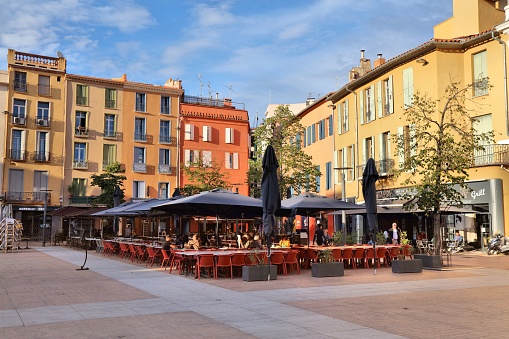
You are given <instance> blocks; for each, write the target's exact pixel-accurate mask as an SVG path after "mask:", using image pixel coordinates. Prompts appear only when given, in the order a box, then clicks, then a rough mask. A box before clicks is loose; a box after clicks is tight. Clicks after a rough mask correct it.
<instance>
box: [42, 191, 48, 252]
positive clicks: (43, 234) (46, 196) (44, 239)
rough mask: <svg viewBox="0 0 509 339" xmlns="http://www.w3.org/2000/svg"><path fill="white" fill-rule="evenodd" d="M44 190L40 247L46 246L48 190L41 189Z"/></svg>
mask: <svg viewBox="0 0 509 339" xmlns="http://www.w3.org/2000/svg"><path fill="white" fill-rule="evenodd" d="M41 191H43V192H44V196H43V197H44V213H43V217H42V247H46V211H47V210H48V192H49V190H41Z"/></svg>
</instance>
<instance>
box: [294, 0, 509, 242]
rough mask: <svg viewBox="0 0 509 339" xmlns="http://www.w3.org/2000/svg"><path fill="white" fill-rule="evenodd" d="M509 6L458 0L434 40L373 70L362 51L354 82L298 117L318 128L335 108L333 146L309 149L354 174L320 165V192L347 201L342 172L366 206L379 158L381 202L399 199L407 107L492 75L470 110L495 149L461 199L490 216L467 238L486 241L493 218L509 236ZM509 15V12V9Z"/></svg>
mask: <svg viewBox="0 0 509 339" xmlns="http://www.w3.org/2000/svg"><path fill="white" fill-rule="evenodd" d="M506 4H507V3H506V1H491V0H453V10H454V13H453V16H452V17H451V18H450V19H448V20H446V21H444V22H442V23H440V24H438V25H437V26H436V27H435V30H434V32H435V33H434V34H435V36H434V38H433V39H431V40H430V41H428V42H425V43H424V44H422V45H420V46H418V47H416V48H414V49H412V50H409V51H407V52H405V53H403V54H401V55H398V56H396V57H394V58H392V59H389V60H387V61H386V60H385V59H384V58H383V57H382V55H379V56H378V58H377V59H376V60H375V61H374V64H373V66H371V61H370V60H369V59H368V58H366V57H365V52H364V51H361V58H360V63H359V66H358V67H354V68H352V70H351V72H350V77H349V78H350V82H349V83H348V84H346V85H345V86H343V87H342V88H340V89H339V90H338V91H336V92H335V93H333V94H331V95H328V96H325V97H324V98H322V99H321V100H318V101H317V102H316V103H315V104H314V105H313V106H312V107H310V108H308V109H307V110H304V111H302V112H301V113H300V114H299V116H302V120H301V123H302V124H303V125H305V126H306V125H307V126H313V124H315V126H316V124H319V123H320V122H321V121H323V120H324V119H326V117H327V115H328V114H331V110H330V109H331V108H335V110H334V111H333V112H334V118H333V128H334V137H333V138H332V139H333V141H332V142H331V141H330V139H331V138H330V137H329V136H327V137H325V138H323V139H322V140H316V143H314V142H313V140H314V139H312V142H311V145H309V144H306V148H305V151H306V152H309V154H311V155H312V156H313V161H314V163H316V164H322V163H325V164H328V163H329V162H332V165H326V166H329V167H332V168H333V169H334V168H348V169H345V170H338V171H336V172H339V173H335V174H333V173H332V172H333V171H330V170H329V171H327V168H328V167H326V168H325V171H324V169H322V168H321V171H322V178H321V179H320V181H321V184H320V187H321V188H320V190H321V191H320V194H322V195H328V196H335V197H338V198H339V197H341V193H342V192H341V189H342V185H341V184H340V183H341V180H340V178H339V177H338V174H341V173H344V175H345V180H346V184H345V195H346V197H347V198H350V199H352V200H353V199H355V200H356V201H357V202H362V201H363V200H364V199H363V196H362V188H361V185H360V179H361V178H362V172H363V169H364V165H365V164H366V161H367V159H369V158H373V159H374V160H375V162H376V164H377V168H378V171H379V173H380V176H381V178H380V180H379V182H378V183H377V194H378V199H379V201H391V200H393V199H397V198H398V197H401V194H402V189H403V188H404V187H402V185H401V182H402V180H403V179H404V178H402V177H400V178H398V179H395V178H394V177H393V176H392V174H391V173H392V169H394V168H397V167H398V164H399V163H400V162H401V161H403V158H401V157H400V155H399V154H398V153H397V150H396V143H395V141H394V140H391V139H393V138H392V136H393V135H397V134H405V133H410V126H408V123H406V122H405V119H404V118H403V114H404V112H405V107H409V105H411V102H412V96H413V95H414V94H415V93H417V91H418V92H420V93H426V94H427V95H428V96H430V97H432V98H436V99H439V98H441V97H442V96H443V95H444V90H445V89H446V87H447V86H448V85H450V84H451V79H453V80H454V81H455V82H459V83H460V86H466V85H468V84H472V83H474V82H476V81H479V80H482V79H484V78H486V77H488V78H489V82H490V85H492V86H493V88H492V89H491V90H489V91H484V90H479V89H476V90H473V92H472V93H471V95H472V101H473V103H472V105H470V106H469V107H468V108H469V109H471V110H472V111H471V112H472V114H473V116H475V117H477V119H478V120H479V124H478V126H477V129H478V130H480V131H483V132H484V131H491V130H494V132H495V140H494V141H495V144H493V145H486V151H485V152H483V153H482V154H481V153H479V154H474V155H473V157H474V166H473V167H472V168H471V169H470V170H469V176H470V178H469V182H468V185H469V187H470V188H471V189H472V192H470V193H468V194H466V195H465V198H464V199H463V201H462V202H463V204H464V206H465V207H467V208H472V209H475V210H477V211H480V212H484V213H485V214H483V215H478V216H477V219H476V220H475V225H474V226H473V227H475V230H474V229H472V230H471V231H472V234H470V235H469V237H470V239H468V240H469V241H473V240H474V239H480V236H481V234H480V232H481V226H482V227H484V226H487V225H488V224H489V219H491V231H492V232H497V231H499V232H501V233H506V234H507V233H508V232H509V213H508V212H507V211H509V173H508V167H509V145H508V144H509V120H508V119H509V114H508V109H507V100H508V99H507V78H506V75H505V74H507V73H506V72H507V56H506V48H507V45H506V42H507V40H508V38H509V36H508V34H507V32H506V33H504V30H507V28H508V27H509V26H508V25H507V23H508V22H507V21H505V20H507V18H509V14H508V15H506V16H505V15H504V11H503V10H502V9H503V7H504V6H506ZM506 11H508V12H509V7H506ZM496 25H500V26H499V27H498V29H496V28H495V29H494V28H493V27H495V26H496ZM499 31H500V32H499ZM325 126H327V120H326V123H325ZM318 128H320V127H318ZM308 129H309V127H308ZM326 129H327V128H326ZM311 132H312V133H313V127H312V129H311ZM307 138H309V136H307ZM331 144H334V147H332V146H331ZM332 154H333V155H332ZM327 157H329V160H327ZM331 176H332V177H333V179H332V180H331ZM331 181H332V190H333V191H334V194H331V193H330V191H329V190H327V189H326V190H325V191H324V190H323V188H324V185H325V186H326V187H327V188H330V182H331ZM338 184H339V185H338ZM488 215H489V217H488ZM388 222H389V221H388ZM484 223H486V225H485V224H484ZM385 226H387V225H384V224H382V225H381V227H382V228H384V227H385ZM402 226H404V227H405V225H402ZM421 227H423V225H421V224H419V225H406V228H407V230H408V231H409V234H412V233H413V234H416V233H417V232H418V231H420V230H421ZM385 228H386V227H385ZM361 232H363V231H362V230H360V231H359V233H361ZM475 233H477V234H475Z"/></svg>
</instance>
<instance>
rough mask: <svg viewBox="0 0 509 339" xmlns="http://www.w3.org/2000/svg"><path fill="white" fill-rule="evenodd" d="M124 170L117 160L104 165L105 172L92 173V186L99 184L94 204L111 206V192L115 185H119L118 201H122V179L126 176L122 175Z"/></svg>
mask: <svg viewBox="0 0 509 339" xmlns="http://www.w3.org/2000/svg"><path fill="white" fill-rule="evenodd" d="M122 173H125V170H124V169H123V168H122V166H121V165H120V163H119V162H114V163H112V164H110V165H108V166H107V167H106V172H105V173H102V174H99V175H97V174H92V175H91V176H90V178H92V183H91V184H90V185H92V186H99V187H100V188H101V194H100V195H99V196H98V197H97V198H96V199H95V200H94V204H95V205H106V206H107V207H113V193H114V191H115V186H117V185H118V186H119V187H120V191H121V193H122V196H121V198H120V202H121V203H122V202H124V201H125V200H124V189H123V188H122V186H124V184H123V181H124V180H126V176H125V175H122Z"/></svg>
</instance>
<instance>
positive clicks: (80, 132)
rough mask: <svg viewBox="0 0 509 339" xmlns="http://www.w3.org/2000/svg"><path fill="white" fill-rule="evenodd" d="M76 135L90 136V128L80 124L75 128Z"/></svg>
mask: <svg viewBox="0 0 509 339" xmlns="http://www.w3.org/2000/svg"><path fill="white" fill-rule="evenodd" d="M74 136H75V137H84V138H86V137H88V128H86V127H83V126H79V127H76V128H75V129H74Z"/></svg>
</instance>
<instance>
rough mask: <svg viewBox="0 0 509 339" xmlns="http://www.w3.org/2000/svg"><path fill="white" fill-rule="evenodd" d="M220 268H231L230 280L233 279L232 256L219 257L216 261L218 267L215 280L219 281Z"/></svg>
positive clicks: (215, 271)
mask: <svg viewBox="0 0 509 339" xmlns="http://www.w3.org/2000/svg"><path fill="white" fill-rule="evenodd" d="M219 267H229V268H230V279H233V266H232V256H231V254H228V255H218V256H217V259H216V267H215V268H214V279H217V276H218V273H219V272H218V271H219Z"/></svg>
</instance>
